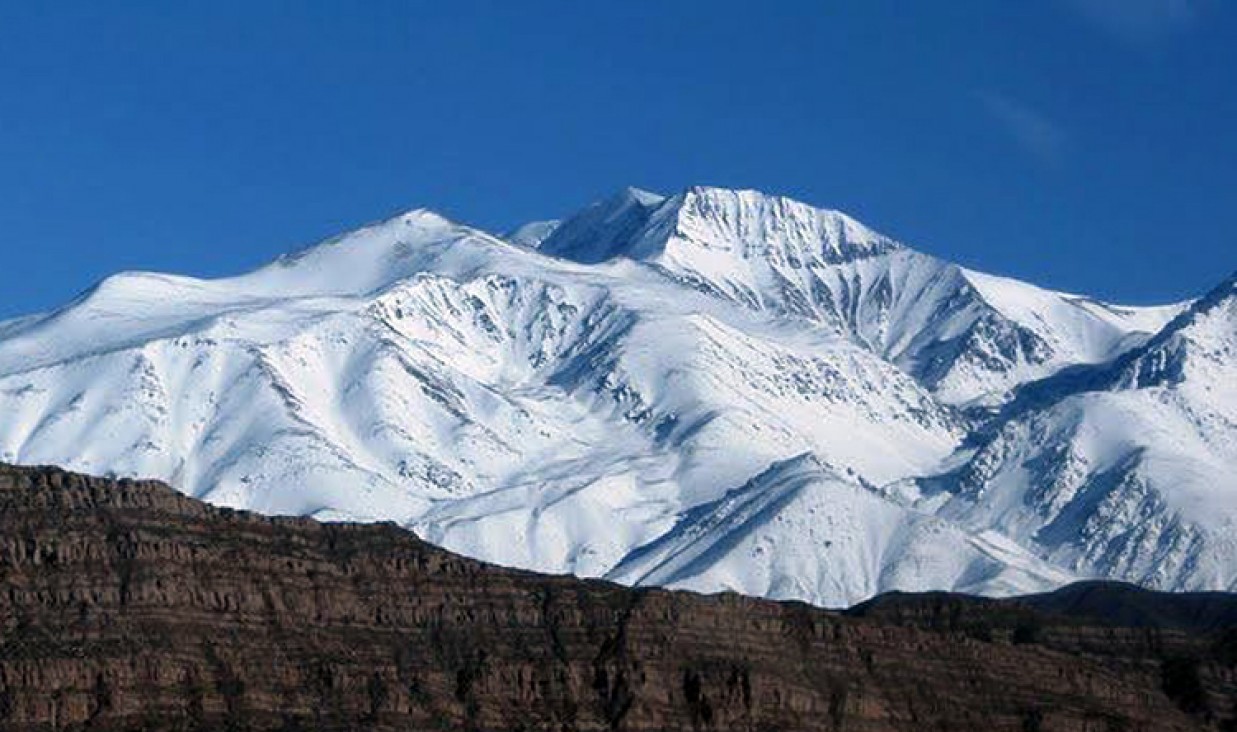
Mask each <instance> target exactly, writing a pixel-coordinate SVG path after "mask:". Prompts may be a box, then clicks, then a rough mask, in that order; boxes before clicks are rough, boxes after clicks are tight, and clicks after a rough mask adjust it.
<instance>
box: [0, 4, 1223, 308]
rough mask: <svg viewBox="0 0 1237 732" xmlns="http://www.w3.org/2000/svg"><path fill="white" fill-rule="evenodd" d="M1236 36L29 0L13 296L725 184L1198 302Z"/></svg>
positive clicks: (734, 7)
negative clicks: (414, 213)
mask: <svg viewBox="0 0 1237 732" xmlns="http://www.w3.org/2000/svg"><path fill="white" fill-rule="evenodd" d="M173 6H175V7H173ZM1234 39H1237V17H1235V9H1234V8H1233V4H1232V3H1227V2H1223V0H1035V1H1033V2H1012V1H1008V2H1007V1H1006V0H950V1H949V2H929V1H928V0H922V1H920V0H862V2H860V1H858V0H847V1H843V0H811V1H804V2H790V1H786V2H776V1H773V0H771V1H770V2H765V3H753V2H722V1H719V0H710V1H709V2H705V1H703V0H701V1H699V2H696V1H689V0H674V1H672V2H652V1H651V0H629V1H624V2H618V1H610V2H602V1H601V0H563V1H561V2H539V1H537V0H521V1H520V2H513V1H495V2H469V1H461V0H450V2H448V1H446V0H442V1H441V2H432V3H431V2H383V1H367V2H364V3H352V2H343V1H342V0H340V1H339V2H308V1H306V2H295V1H288V2H254V1H246V2H210V3H205V2H203V3H165V2H139V1H138V0H129V1H127V2H124V3H102V2H94V1H93V0H92V1H91V2H63V1H61V2H54V3H52V2H46V3H45V2H20V1H18V0H0V254H2V255H3V256H2V258H0V316H9V315H16V314H19V313H24V312H30V311H34V310H39V309H44V308H48V307H51V306H54V305H57V304H59V303H62V302H64V301H65V300H66V299H68V298H69V297H71V296H72V295H74V294H75V293H76V292H78V291H80V290H82V289H84V288H86V287H87V286H89V285H90V284H91V283H93V282H94V281H95V280H97V279H99V278H100V277H103V276H105V275H107V274H109V273H111V272H114V271H118V270H122V269H153V270H161V271H173V272H180V273H186V274H196V275H203V276H213V275H221V274H229V273H234V272H239V271H242V270H245V269H248V268H250V267H253V266H256V265H258V264H261V263H263V262H265V261H267V260H269V259H271V258H273V257H275V256H276V255H278V254H279V253H281V252H284V251H287V250H290V249H294V248H297V247H299V246H302V245H305V244H308V243H311V242H313V241H315V240H317V239H320V238H323V237H326V236H328V235H330V234H333V233H337V232H339V231H341V230H345V229H348V228H351V227H355V226H357V225H359V224H362V223H365V222H367V221H370V220H373V219H376V218H379V217H382V216H384V215H387V214H390V213H393V212H395V211H398V210H402V209H406V208H412V207H416V206H428V207H430V208H434V209H436V210H439V211H442V212H444V213H445V214H447V215H449V216H451V217H453V218H456V219H458V220H461V221H464V222H467V223H472V224H476V225H480V226H482V227H485V228H489V229H492V230H502V229H506V228H508V227H511V226H513V225H515V224H518V223H520V222H522V221H524V220H527V219H536V218H549V217H554V216H557V215H561V214H563V213H565V212H567V211H570V210H572V209H574V208H577V207H579V206H581V205H582V204H585V203H587V202H588V201H590V200H592V199H595V198H598V197H601V196H603V195H606V194H608V193H610V192H611V191H613V190H616V189H618V188H620V187H622V186H624V185H636V186H641V187H646V188H650V189H653V190H657V191H663V192H673V191H675V190H677V189H680V188H683V187H685V186H687V185H691V184H698V183H699V184H712V185H723V186H734V187H750V188H759V189H762V190H765V191H768V192H773V193H783V194H787V195H791V196H794V197H797V198H801V199H803V200H806V201H809V202H811V203H815V204H819V205H822V206H829V207H834V208H840V209H843V210H846V211H848V212H850V213H852V214H854V215H856V216H857V217H859V218H861V219H863V220H864V221H866V222H868V223H869V224H871V225H873V226H875V227H876V228H878V229H881V230H883V231H885V232H887V233H890V234H892V235H894V236H896V237H899V238H901V239H904V240H905V241H907V242H909V243H911V244H913V245H915V246H918V247H919V248H921V249H923V250H926V251H929V252H932V253H935V254H938V255H941V256H944V257H947V258H950V259H953V260H955V261H958V262H961V263H963V264H966V265H968V266H972V267H975V268H979V269H983V270H986V271H991V272H995V273H1001V274H1008V275H1013V276H1017V277H1020V278H1024V279H1028V280H1031V281H1034V282H1037V283H1040V284H1043V285H1046V286H1051V287H1056V288H1061V289H1069V290H1075V291H1083V292H1087V293H1091V294H1095V295H1098V296H1101V297H1105V298H1109V299H1115V300H1118V301H1130V302H1139V303H1141V302H1155V301H1167V300H1173V299H1177V298H1183V297H1186V296H1189V295H1193V294H1197V293H1200V292H1202V291H1204V290H1206V289H1207V288H1209V287H1210V286H1212V285H1214V284H1216V283H1218V282H1219V280H1220V279H1221V278H1222V277H1224V276H1225V275H1226V274H1228V273H1229V272H1231V271H1232V270H1233V269H1235V268H1237V76H1235V75H1237V43H1234Z"/></svg>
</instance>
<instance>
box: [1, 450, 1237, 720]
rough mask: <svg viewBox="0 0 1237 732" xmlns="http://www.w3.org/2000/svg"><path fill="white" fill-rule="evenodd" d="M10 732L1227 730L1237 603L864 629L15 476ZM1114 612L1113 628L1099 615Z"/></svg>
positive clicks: (1035, 609) (7, 540) (1007, 615)
mask: <svg viewBox="0 0 1237 732" xmlns="http://www.w3.org/2000/svg"><path fill="white" fill-rule="evenodd" d="M0 536H2V537H4V538H3V539H0V576H2V577H4V579H5V588H6V589H5V592H3V593H0V701H2V702H3V703H0V727H3V728H4V729H6V730H13V731H14V732H34V731H35V730H49V729H62V730H99V731H101V732H113V731H116V732H119V731H120V730H136V729H141V730H199V729H200V730H205V729H227V730H252V731H256V730H293V729H305V730H309V729H312V730H327V731H332V730H341V731H342V730H357V729H365V730H380V731H381V730H410V729H411V730H430V729H469V730H483V731H488V730H512V729H523V730H555V731H562V730H580V731H586V730H587V731H592V730H627V731H629V732H640V731H643V730H649V731H651V730H701V731H705V730H769V731H777V730H845V729H861V730H870V731H871V732H885V731H886V730H889V731H893V730H915V729H950V730H1027V729H1041V730H1052V729H1063V730H1065V729H1071V730H1072V729H1123V730H1126V729H1128V730H1208V729H1215V730H1223V729H1230V728H1231V726H1232V725H1233V724H1234V720H1235V718H1237V685H1235V684H1234V681H1233V679H1234V671H1235V670H1237V665H1235V664H1237V654H1235V653H1234V650H1235V649H1237V646H1235V645H1234V632H1233V631H1234V629H1233V625H1232V621H1233V618H1234V617H1237V597H1234V596H1233V595H1220V594H1215V595H1206V596H1184V597H1178V596H1173V595H1160V594H1157V593H1150V592H1146V591H1144V590H1138V589H1134V588H1130V587H1126V586H1112V585H1107V584H1103V583H1090V584H1087V585H1081V586H1071V587H1069V588H1066V589H1065V590H1062V591H1061V592H1059V593H1055V594H1053V595H1050V596H1036V597H1028V598H1015V599H1011V600H1006V601H994V600H989V599H982V598H973V597H966V596H960V595H948V594H942V593H930V594H924V595H908V594H897V595H883V596H881V597H878V598H876V599H874V600H872V601H870V602H868V603H865V604H864V605H862V606H859V607H856V608H852V609H851V610H849V611H846V612H844V613H838V612H830V611H825V610H821V609H818V608H812V607H808V606H805V605H802V604H797V603H784V604H779V603H774V602H769V601H765V600H758V599H753V598H747V597H742V596H738V595H733V594H724V595H714V596H702V595H696V594H692V593H686V592H668V591H664V590H657V589H644V588H642V589H628V588H625V587H622V586H619V585H615V584H611V583H607V582H599V581H584V580H579V579H575V578H571V577H561V576H560V577H551V576H544V575H535V574H531V573H528V572H522V571H517V570H511V569H503V568H499V567H495V566H492V565H485V564H482V563H480V562H477V561H474V560H470V559H466V558H463V557H460V556H456V555H452V554H450V553H448V552H446V551H444V550H442V549H439V548H437V547H434V546H432V545H429V544H427V543H425V542H423V541H420V540H419V539H418V538H417V537H415V536H414V535H412V534H411V533H408V532H406V531H403V530H401V529H399V528H397V527H395V526H393V525H391V524H376V525H373V524H371V525H356V524H344V523H332V524H321V523H317V522H314V521H311V520H307V519H303V518H269V517H263V516H259V515H255V514H251V513H247V512H237V511H231V510H227V509H220V508H215V507H212V506H209V505H206V504H203V503H201V502H198V501H195V500H193V499H190V498H187V497H185V496H182V495H179V494H177V493H176V492H174V491H172V490H171V489H169V488H168V487H166V486H164V485H161V484H157V483H150V482H135V481H128V480H123V481H109V480H105V479H99V478H92V477H88V476H83V475H79V474H73V473H66V472H64V471H61V470H58V469H54V468H15V467H10V466H3V465H0ZM1097 610H1102V611H1103V613H1104V616H1103V617H1102V618H1096V617H1095V615H1096V612H1097Z"/></svg>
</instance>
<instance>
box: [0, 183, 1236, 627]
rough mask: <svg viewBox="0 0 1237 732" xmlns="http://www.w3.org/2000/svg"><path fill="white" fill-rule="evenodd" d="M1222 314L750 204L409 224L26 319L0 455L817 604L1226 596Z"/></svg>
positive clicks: (698, 192)
mask: <svg viewBox="0 0 1237 732" xmlns="http://www.w3.org/2000/svg"><path fill="white" fill-rule="evenodd" d="M1228 287H1229V289H1228V290H1224V289H1223V288H1221V290H1217V291H1216V293H1213V294H1212V295H1210V296H1208V297H1206V298H1203V299H1202V300H1199V301H1198V302H1196V303H1192V304H1185V305H1176V306H1166V307H1160V308H1126V307H1118V306H1113V305H1108V304H1104V303H1100V302H1097V301H1094V300H1091V299H1088V298H1084V297H1079V296H1073V295H1065V294H1061V293H1056V292H1051V291H1047V290H1042V289H1039V288H1036V287H1033V286H1031V285H1026V284H1023V283H1020V282H1016V281H1012V280H1007V279H1003V278H998V277H993V276H990V275H983V274H979V273H976V272H972V271H969V270H966V269H963V268H961V267H958V266H956V265H953V264H950V263H948V262H944V261H941V260H938V259H936V258H933V257H931V256H928V255H926V254H922V253H919V252H916V251H914V250H912V249H910V248H907V247H906V246H904V245H902V244H900V243H898V242H895V241H892V240H890V239H889V238H887V237H884V236H882V235H880V234H878V233H876V232H874V231H872V230H871V229H868V228H867V227H865V226H863V225H862V224H860V223H858V222H856V221H854V220H853V219H851V218H849V217H847V216H845V215H844V214H841V213H838V212H833V211H826V210H821V209H816V208H813V207H810V206H807V205H805V204H802V203H798V202H795V201H791V200H788V199H784V198H777V197H772V196H766V195H763V194H760V193H756V192H753V191H730V190H723V189H712V188H693V189H690V190H687V191H685V192H683V193H680V194H678V195H675V196H671V197H663V196H659V195H655V194H652V193H648V192H644V191H637V190H634V189H629V190H627V191H624V192H622V193H620V194H618V195H617V196H615V197H613V198H611V199H608V200H606V201H603V202H600V203H598V204H595V205H593V206H590V207H588V208H587V209H585V210H583V211H581V212H580V213H578V214H575V215H573V216H568V217H566V218H565V219H562V220H561V221H559V220H556V221H543V222H535V223H532V224H529V225H526V226H522V227H520V228H518V229H517V230H515V231H513V232H511V233H510V234H508V235H505V236H502V237H496V236H492V235H489V234H486V233H484V232H481V231H478V230H476V229H473V228H470V227H467V226H461V225H458V224H455V223H452V222H450V221H447V220H445V219H443V218H442V217H440V216H437V215H435V214H433V213H431V212H428V211H424V210H418V211H413V212H410V213H407V214H403V215H400V216H396V217H394V218H392V219H389V220H387V221H383V222H380V223H377V224H374V225H372V226H369V227H366V228H363V229H361V230H359V231H356V232H353V233H350V234H346V235H343V236H341V237H338V238H336V239H333V240H330V241H328V242H325V243H323V244H320V245H318V246H316V247H312V248H310V249H307V250H305V251H303V252H300V253H298V254H294V255H290V256H286V257H283V258H281V259H279V260H277V261H276V262H274V263H272V264H270V265H268V266H266V267H263V268H261V269H259V270H257V271H255V272H252V273H249V274H245V275H241V276H238V277H233V278H227V279H220V280H199V279H192V278H187V277H175V276H168V275H156V274H148V273H125V274H120V275H116V276H114V277H111V278H109V279H107V280H105V281H104V282H102V283H101V284H100V285H98V286H97V287H95V288H94V289H92V290H91V291H89V292H87V293H85V294H84V295H82V296H81V297H79V298H78V299H77V300H75V301H74V302H72V303H69V304H68V305H66V306H65V307H63V308H61V309H60V310H57V311H55V312H52V313H47V314H43V315H36V316H29V317H25V318H20V319H17V320H14V321H9V322H7V323H0V414H2V415H4V417H3V419H0V460H4V461H10V462H19V463H57V464H60V465H64V466H67V467H70V468H74V469H78V470H83V471H89V472H96V473H109V474H117V475H142V476H151V477H158V478H163V479H165V480H168V481H169V482H171V483H172V484H173V485H175V486H176V487H178V488H179V489H180V490H183V491H185V492H188V493H191V494H193V495H197V496H201V497H204V498H206V499H207V500H210V501H213V502H216V503H220V504H225V505H231V506H236V507H243V508H250V509H255V510H259V511H265V512H270V513H292V514H310V515H315V516H318V517H323V518H356V519H363V520H370V519H393V520H396V521H398V522H400V523H403V524H405V525H407V526H409V527H411V528H413V529H415V530H416V531H418V532H419V533H421V534H422V535H423V536H425V537H426V538H428V539H430V540H432V541H435V542H437V543H440V544H442V545H444V546H446V547H448V548H451V549H454V550H457V551H461V552H464V553H467V554H470V555H473V556H477V557H480V558H483V559H488V560H492V561H496V562H500V563H504V564H511V565H518V566H523V567H528V568H532V569H538V570H544V571H554V572H573V573H577V574H582V575H588V576H607V577H611V578H613V579H617V580H620V581H624V582H631V583H653V584H668V585H674V586H684V587H691V588H694V589H701V590H710V591H711V590H719V589H733V590H738V591H743V592H749V593H754V594H763V595H768V596H771V597H779V598H798V599H804V600H808V601H812V602H816V603H820V604H827V605H832V604H848V603H851V602H854V601H857V600H860V599H863V598H866V597H867V596H869V595H871V594H873V593H875V592H878V591H882V590H887V589H894V588H902V589H927V588H933V587H936V588H942V589H951V588H952V589H964V590H969V591H978V592H992V593H1008V592H1025V591H1034V590H1039V589H1044V588H1048V587H1051V586H1054V585H1056V584H1059V583H1062V582H1065V581H1068V580H1070V579H1073V578H1075V577H1079V576H1111V577H1119V578H1125V579H1134V580H1137V581H1142V582H1145V583H1148V584H1152V585H1155V586H1159V587H1230V586H1232V585H1233V582H1234V578H1237V552H1234V551H1232V547H1231V545H1230V544H1225V543H1224V534H1225V531H1224V527H1226V526H1228V525H1229V524H1228V523H1227V522H1229V521H1230V514H1231V513H1232V512H1230V511H1229V509H1228V507H1229V506H1231V505H1237V502H1235V501H1234V500H1233V499H1234V498H1235V497H1237V482H1235V481H1234V479H1233V478H1231V477H1227V476H1232V475H1234V471H1233V470H1232V468H1233V467H1235V466H1237V448H1234V447H1233V445H1234V441H1233V439H1232V436H1233V425H1234V423H1235V420H1237V405H1234V404H1230V403H1229V402H1233V401H1234V399H1233V394H1232V392H1231V391H1228V392H1226V391H1224V389H1225V388H1226V386H1225V385H1226V384H1232V383H1237V382H1234V380H1233V376H1237V374H1234V371H1237V355H1235V352H1234V349H1235V348H1237V347H1235V346H1234V345H1233V344H1234V342H1237V335H1235V333H1237V331H1235V327H1237V326H1235V325H1234V324H1235V323H1237V317H1234V315H1233V312H1232V309H1233V306H1232V304H1231V300H1232V299H1233V298H1232V297H1231V289H1232V283H1229V285H1228ZM1225 293H1228V295H1227V296H1226V295H1225ZM1226 380H1227V381H1226ZM1227 388H1228V389H1230V390H1231V387H1227ZM1220 393H1223V396H1218V394H1220ZM1229 533H1231V532H1229Z"/></svg>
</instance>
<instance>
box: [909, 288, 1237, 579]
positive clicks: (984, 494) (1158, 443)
mask: <svg viewBox="0 0 1237 732" xmlns="http://www.w3.org/2000/svg"><path fill="white" fill-rule="evenodd" d="M1235 282H1237V280H1229V281H1228V282H1226V283H1225V284H1223V285H1221V286H1220V287H1218V288H1216V289H1215V290H1213V291H1212V292H1211V293H1210V294H1208V295H1207V296H1206V297H1204V298H1202V299H1201V300H1199V301H1198V302H1196V303H1195V304H1194V305H1192V306H1191V307H1190V308H1189V309H1188V310H1186V311H1185V312H1184V313H1182V314H1181V315H1180V316H1179V317H1177V318H1176V319H1174V320H1173V322H1172V323H1170V324H1169V325H1168V326H1167V327H1166V328H1165V329H1164V330H1163V331H1161V332H1160V333H1159V334H1157V335H1156V336H1155V337H1154V338H1153V339H1152V340H1150V341H1149V342H1148V343H1146V344H1145V345H1143V346H1141V347H1139V348H1137V349H1134V350H1133V351H1130V352H1129V353H1127V354H1125V355H1124V356H1122V357H1121V358H1119V359H1116V360H1115V361H1113V362H1112V363H1109V364H1104V365H1100V366H1093V367H1085V368H1080V369H1075V370H1073V371H1071V372H1070V373H1067V374H1062V375H1061V376H1059V377H1057V378H1053V379H1048V380H1046V381H1044V382H1042V383H1039V384H1035V385H1032V386H1031V387H1028V388H1027V390H1026V393H1025V394H1023V395H1021V396H1020V398H1019V399H1016V400H1015V401H1014V402H1013V403H1012V404H1011V405H1010V408H1009V410H1008V411H1009V415H1008V416H1007V418H1006V419H1005V420H1004V421H1002V422H1000V423H999V427H997V428H995V429H994V431H993V434H992V435H991V436H990V437H988V438H987V439H986V441H985V442H983V444H982V446H981V447H980V448H979V449H978V450H977V451H976V452H975V454H974V456H973V457H972V458H971V459H970V460H969V461H967V462H966V463H965V464H964V465H962V466H961V467H960V468H958V469H957V470H955V471H953V472H951V473H949V474H946V475H944V476H941V477H938V478H933V479H929V480H926V481H923V485H924V486H925V487H926V488H927V494H928V495H927V496H926V497H925V498H924V499H923V500H924V501H925V502H932V501H940V500H941V499H946V500H945V502H944V503H943V504H942V505H943V507H942V509H941V513H942V514H943V515H946V516H949V517H951V518H953V519H954V520H958V521H960V522H961V523H963V524H964V525H969V526H979V525H982V526H985V527H994V528H997V529H998V530H1000V531H1001V532H1003V533H1005V534H1006V535H1008V536H1011V537H1013V538H1015V539H1016V540H1018V541H1019V542H1020V543H1022V544H1023V545H1024V546H1031V547H1036V548H1037V549H1038V551H1040V552H1041V553H1042V554H1044V555H1045V556H1046V557H1048V558H1049V559H1051V560H1052V561H1054V562H1055V563H1057V564H1059V565H1061V566H1064V567H1066V568H1068V569H1070V570H1072V571H1074V572H1078V573H1081V574H1103V575H1108V576H1119V577H1123V578H1125V579H1128V580H1130V581H1134V582H1138V583H1141V584H1145V585H1148V586H1152V587H1159V588H1164V589H1187V588H1209V589H1227V588H1232V587H1234V586H1237V540H1234V538H1233V536H1234V527H1237V482H1235V481H1234V472H1233V468H1234V466H1237V387H1235V386H1234V385H1235V384H1237V284H1235Z"/></svg>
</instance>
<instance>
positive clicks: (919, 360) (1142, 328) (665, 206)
mask: <svg viewBox="0 0 1237 732" xmlns="http://www.w3.org/2000/svg"><path fill="white" fill-rule="evenodd" d="M542 251H545V252H547V253H553V254H555V255H556V256H561V257H566V258H569V259H575V260H577V261H582V262H598V261H605V260H611V259H616V258H628V259H634V260H637V261H640V262H642V263H644V264H646V265H647V266H649V267H651V268H654V269H656V270H657V271H660V272H662V273H663V274H665V275H666V276H668V277H670V278H671V279H673V280H674V281H676V282H678V283H680V284H683V285H686V286H689V287H692V288H695V289H697V290H700V291H702V292H705V293H708V294H710V295H713V296H715V297H718V298H722V299H726V300H729V301H731V302H734V303H737V304H740V305H742V306H744V307H747V308H751V309H753V310H757V311H761V312H766V313H771V314H774V315H776V316H778V317H789V318H800V319H805V320H810V321H814V322H816V323H818V324H821V325H823V326H825V327H827V328H830V329H832V330H833V331H835V332H837V333H839V334H843V335H846V336H848V337H850V338H852V339H854V340H856V341H857V342H858V343H860V344H861V345H863V346H864V347H866V348H869V349H871V350H873V351H875V352H877V353H879V354H880V355H881V356H882V357H884V358H885V359H887V360H889V361H891V362H893V363H895V364H897V365H898V366H899V367H901V368H902V369H903V370H904V371H906V372H908V373H910V374H911V375H913V376H914V377H915V378H916V379H918V380H919V381H920V383H922V384H924V385H925V386H927V387H929V388H930V389H932V390H933V391H934V392H935V394H936V395H937V397H938V398H940V399H942V400H944V401H946V402H948V403H952V404H966V403H970V402H974V401H980V402H991V403H1000V402H1001V401H1003V400H1004V399H1005V398H1006V397H1007V396H1008V393H1009V391H1010V390H1011V389H1013V388H1014V387H1016V386H1017V385H1019V384H1021V383H1025V382H1027V381H1031V380H1035V379H1039V378H1043V377H1044V376H1047V375H1049V374H1051V373H1054V372H1055V371H1057V370H1059V369H1061V368H1063V367H1064V366H1067V365H1072V364H1078V363H1098V362H1101V361H1104V360H1107V359H1109V358H1111V357H1112V356H1114V355H1116V354H1117V353H1119V352H1121V351H1122V350H1124V349H1127V348H1129V347H1131V346H1132V345H1135V344H1136V343H1137V342H1138V341H1139V340H1140V339H1141V338H1145V337H1147V336H1148V335H1149V334H1150V333H1152V332H1155V331H1156V330H1158V329H1159V328H1160V327H1162V326H1163V325H1164V323H1165V322H1167V321H1168V320H1169V319H1170V318H1171V317H1172V316H1173V315H1174V314H1176V312H1178V311H1179V308H1174V307H1167V308H1117V307H1114V306H1109V305H1106V304H1103V303H1099V302H1096V301H1092V300H1088V299H1086V298H1080V297H1074V296H1068V295H1063V294H1060V293H1055V292H1049V291H1045V290H1041V289H1039V288H1036V287H1033V286H1030V285H1025V284H1023V283H1019V282H1016V281H1013V280H1008V279H1004V278H999V277H992V276H988V275H982V274H980V273H977V272H971V271H968V270H963V269H962V268H960V267H957V266H956V265H952V264H949V263H947V262H943V261H941V260H938V259H936V258H933V257H930V256H927V255H924V254H921V253H919V252H916V251H913V250H911V249H908V248H906V247H904V246H902V245H900V244H898V243H897V242H894V241H893V240H891V239H889V238H888V237H885V236H882V235H880V234H878V233H876V232H874V231H872V230H871V229H868V228H867V227H865V226H863V225H862V224H860V223H859V222H857V221H855V220H854V219H851V218H850V217H848V216H846V215H845V214H842V213H839V212H836V211H828V210H823V209H818V208H813V207H811V206H808V205H806V204H803V203H799V202H797V201H792V200H790V199H786V198H780V197H774V196H767V195H764V194H762V193H758V192H756V191H731V190H724V189H716V188H693V189H690V190H688V191H686V192H684V193H682V194H680V195H678V196H674V197H672V198H668V199H662V198H658V197H654V196H652V195H651V194H636V193H633V192H625V193H623V194H620V195H618V196H616V197H614V198H612V199H610V200H608V201H606V202H603V203H600V204H596V205H594V206H592V207H590V208H589V209H587V210H586V211H585V212H583V213H582V214H580V215H579V216H577V217H574V218H572V219H568V220H567V221H566V222H565V223H564V224H563V225H562V227H561V228H560V229H559V230H558V231H556V232H555V234H554V235H552V236H551V237H550V238H549V239H547V240H546V242H545V243H544V246H543V247H542Z"/></svg>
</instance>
